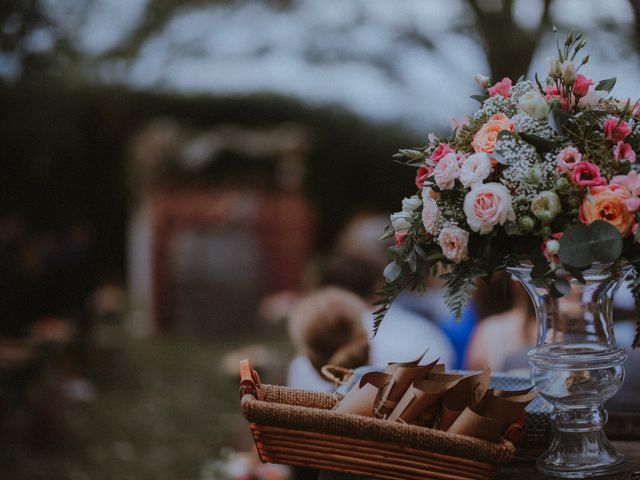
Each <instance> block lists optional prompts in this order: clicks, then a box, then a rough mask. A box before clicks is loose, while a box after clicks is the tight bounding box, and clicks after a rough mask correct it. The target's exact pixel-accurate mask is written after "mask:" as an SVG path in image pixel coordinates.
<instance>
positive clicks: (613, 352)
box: [509, 265, 632, 478]
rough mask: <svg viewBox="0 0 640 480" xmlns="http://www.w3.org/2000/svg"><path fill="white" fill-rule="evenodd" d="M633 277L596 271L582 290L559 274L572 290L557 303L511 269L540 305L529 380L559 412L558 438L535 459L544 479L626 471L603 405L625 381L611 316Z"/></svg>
mask: <svg viewBox="0 0 640 480" xmlns="http://www.w3.org/2000/svg"><path fill="white" fill-rule="evenodd" d="M631 270H632V269H631V267H622V268H618V269H616V270H612V269H611V266H610V265H594V266H593V267H592V268H590V269H589V270H587V271H585V272H584V280H585V283H584V284H582V283H580V282H578V281H577V280H576V279H574V278H572V277H571V276H570V275H569V274H568V273H566V272H564V273H561V272H562V271H560V272H558V276H559V277H564V278H565V279H566V280H567V281H568V282H569V283H570V285H571V289H570V292H569V293H567V294H566V295H564V296H562V297H560V298H553V297H552V296H551V295H550V294H549V293H548V292H547V291H546V289H543V288H538V287H536V286H535V285H533V283H532V281H531V276H530V273H531V268H530V267H528V266H521V267H514V268H510V269H509V272H510V273H511V274H512V275H513V276H514V278H516V279H517V280H519V281H520V282H521V283H522V284H523V285H524V287H525V288H526V290H527V291H528V293H529V295H530V296H531V299H532V300H533V303H534V305H535V309H536V316H537V320H538V339H537V345H536V347H535V348H534V349H533V350H531V351H530V352H529V353H528V359H529V364H530V365H531V380H532V382H533V384H534V385H535V387H536V389H537V391H538V392H539V393H540V395H541V396H542V397H544V398H545V399H546V400H547V401H548V402H550V403H551V404H552V405H553V407H554V411H553V423H554V426H555V434H554V437H553V440H552V442H551V444H550V446H549V448H548V449H547V450H546V451H545V452H544V453H543V454H542V455H541V456H540V458H539V459H538V470H540V471H541V472H542V473H544V474H547V475H553V476H556V477H563V478H589V477H595V476H599V475H607V474H611V473H615V472H617V471H619V470H620V469H621V467H622V465H623V463H624V457H623V455H622V454H621V453H620V452H619V451H618V450H617V449H616V448H615V447H614V446H613V445H612V444H611V442H610V441H609V439H608V438H607V436H606V435H605V433H604V431H603V427H604V425H605V424H606V422H607V411H606V410H605V409H604V407H603V403H604V402H605V401H606V400H608V399H609V398H611V397H612V396H614V395H615V394H616V393H617V392H618V390H619V389H620V386H621V385H622V380H623V378H624V368H623V367H622V363H623V362H624V360H625V359H626V357H627V354H626V352H625V350H623V349H622V348H619V347H618V346H617V345H616V339H615V336H614V333H613V325H612V310H613V297H614V295H615V293H616V291H617V290H618V288H619V287H620V285H621V284H622V282H623V281H624V279H625V278H626V277H627V275H628V274H629V273H630V272H631Z"/></svg>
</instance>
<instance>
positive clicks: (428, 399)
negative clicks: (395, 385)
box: [388, 375, 461, 423]
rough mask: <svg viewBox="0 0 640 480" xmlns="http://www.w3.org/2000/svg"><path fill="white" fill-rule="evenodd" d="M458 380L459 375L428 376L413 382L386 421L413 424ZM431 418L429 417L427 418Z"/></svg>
mask: <svg viewBox="0 0 640 480" xmlns="http://www.w3.org/2000/svg"><path fill="white" fill-rule="evenodd" d="M460 378H461V376H459V375H434V376H431V375H430V377H429V379H423V380H415V381H414V382H413V384H412V385H411V386H410V387H409V388H408V390H407V392H406V393H405V394H404V396H403V397H402V399H401V400H400V401H399V402H398V405H397V406H396V408H395V409H394V410H393V412H392V413H391V415H389V418H388V419H389V420H390V421H392V422H395V421H398V420H400V421H402V422H404V423H415V422H416V420H417V419H418V417H419V416H420V415H421V414H422V413H423V412H424V411H425V410H427V409H428V408H429V407H431V406H432V405H434V404H435V403H436V402H437V401H438V400H439V399H440V397H442V395H444V394H445V392H446V391H447V390H449V389H450V388H451V387H453V386H454V385H455V384H456V383H457V382H458V381H459V380H460ZM431 416H432V415H429V418H430V417H431Z"/></svg>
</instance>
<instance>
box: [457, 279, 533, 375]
mask: <svg viewBox="0 0 640 480" xmlns="http://www.w3.org/2000/svg"><path fill="white" fill-rule="evenodd" d="M507 278H508V277H506V276H505V277H503V279H504V280H505V281H506V282H507V283H505V288H506V290H505V294H506V297H507V300H508V299H509V298H511V299H512V307H511V308H510V309H508V310H506V311H502V312H500V313H496V314H494V315H490V316H488V317H486V318H484V319H483V320H481V321H480V323H479V324H478V326H477V327H476V329H475V331H474V332H473V334H472V337H471V341H470V343H469V348H468V350H467V355H466V368H468V369H469V370H482V369H484V368H490V369H491V371H493V372H503V371H507V370H527V369H528V363H527V357H526V352H527V351H529V350H530V349H531V348H532V347H533V346H534V345H535V342H536V334H537V324H536V314H535V309H534V306H533V302H532V301H531V299H530V298H529V295H528V294H527V292H526V290H525V289H524V287H522V286H521V285H520V284H519V283H518V282H515V281H513V280H508V279H507ZM496 293H497V292H496V291H495V289H493V290H491V289H486V290H484V294H485V295H487V297H485V298H481V301H484V302H487V303H491V302H496V303H502V302H504V301H507V300H500V295H496ZM489 296H490V297H489Z"/></svg>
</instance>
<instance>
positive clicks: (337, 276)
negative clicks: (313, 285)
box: [321, 255, 456, 368]
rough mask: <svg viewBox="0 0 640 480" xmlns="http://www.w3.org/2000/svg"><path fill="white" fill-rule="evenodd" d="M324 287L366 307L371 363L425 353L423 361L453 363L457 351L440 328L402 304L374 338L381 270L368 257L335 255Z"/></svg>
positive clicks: (393, 308) (324, 277)
mask: <svg viewBox="0 0 640 480" xmlns="http://www.w3.org/2000/svg"><path fill="white" fill-rule="evenodd" d="M321 283H322V284H323V285H331V286H337V287H340V288H344V289H346V290H349V291H350V292H353V293H355V294H357V295H358V296H359V297H360V298H361V299H362V300H363V301H364V302H365V304H366V306H367V313H366V315H364V317H363V322H364V325H365V328H366V330H367V332H368V334H369V337H370V343H371V354H370V360H371V364H372V365H375V366H384V365H386V364H387V363H389V362H397V361H402V360H409V359H411V358H415V357H417V356H418V355H420V354H421V353H422V352H424V351H425V350H427V354H426V355H425V361H432V360H436V359H438V358H439V359H440V362H442V363H445V364H446V365H447V367H448V368H453V367H454V366H455V364H456V352H455V349H454V347H453V345H452V344H451V341H450V340H449V338H448V337H447V336H446V335H445V334H444V332H443V331H442V329H441V328H440V327H439V326H438V325H437V324H436V323H435V322H433V321H431V320H430V319H428V318H426V317H423V316H419V315H416V314H415V313H412V312H411V311H409V310H407V309H406V308H404V307H403V306H402V304H393V305H392V306H391V308H390V309H389V311H388V312H387V314H386V315H385V318H384V321H383V322H382V324H381V325H380V327H379V329H378V332H377V334H375V336H374V315H373V312H375V310H377V307H376V306H375V305H374V303H375V302H376V301H377V300H378V299H379V297H378V295H377V292H378V291H379V290H380V289H381V288H382V283H383V278H382V270H381V269H380V268H379V265H377V264H376V263H373V262H372V261H371V259H370V258H362V257H358V256H340V255H336V256H334V257H332V258H330V259H329V260H328V261H327V263H326V267H325V269H324V272H323V274H322V278H321Z"/></svg>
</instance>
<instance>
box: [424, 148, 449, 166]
mask: <svg viewBox="0 0 640 480" xmlns="http://www.w3.org/2000/svg"><path fill="white" fill-rule="evenodd" d="M450 153H454V151H453V148H451V147H450V146H449V144H448V143H441V144H440V145H438V146H437V147H436V149H435V150H434V151H433V153H432V154H431V156H430V157H429V158H430V159H431V164H432V165H435V164H436V163H438V162H439V161H440V160H442V158H443V157H444V156H445V155H448V154H450Z"/></svg>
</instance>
